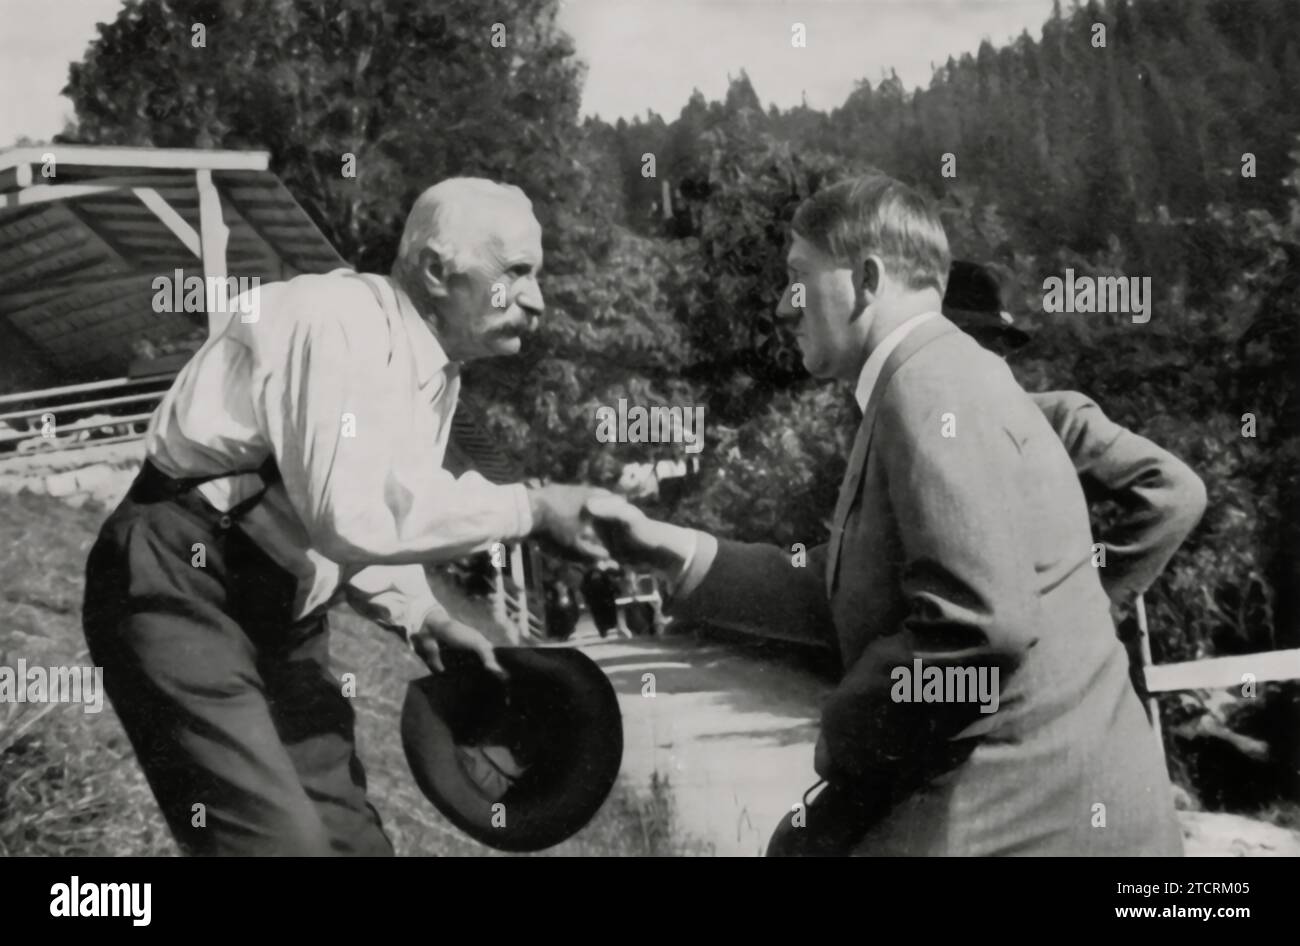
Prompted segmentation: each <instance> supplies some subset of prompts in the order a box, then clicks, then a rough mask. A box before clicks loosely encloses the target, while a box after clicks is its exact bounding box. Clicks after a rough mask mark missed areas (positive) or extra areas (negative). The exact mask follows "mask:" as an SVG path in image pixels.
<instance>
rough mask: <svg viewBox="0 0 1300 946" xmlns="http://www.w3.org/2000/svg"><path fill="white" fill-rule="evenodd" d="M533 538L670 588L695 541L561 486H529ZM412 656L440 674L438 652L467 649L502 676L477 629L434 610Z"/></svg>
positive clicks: (616, 502)
mask: <svg viewBox="0 0 1300 946" xmlns="http://www.w3.org/2000/svg"><path fill="white" fill-rule="evenodd" d="M528 502H529V506H530V508H531V510H532V515H533V534H534V535H536V536H539V537H541V538H544V539H545V540H547V541H548V542H549V543H550V544H551V545H552V546H553V547H555V549H556V551H558V552H559V553H560V554H562V555H565V556H567V557H569V558H578V559H584V558H585V559H588V560H591V561H593V562H597V563H604V562H611V561H615V562H618V563H620V564H622V565H629V566H632V567H634V568H638V569H648V570H651V571H653V572H655V573H656V574H657V575H658V576H659V577H660V578H661V579H663V580H664V581H665V582H667V583H669V584H672V583H673V582H675V581H676V579H677V578H678V577H679V576H680V575H681V572H682V570H683V569H684V568H685V566H686V562H687V560H688V559H689V557H690V555H691V552H692V550H693V549H694V548H695V536H694V534H693V533H692V531H691V530H690V529H683V528H681V527H680V526H674V525H672V524H670V523H667V522H660V521H658V520H656V519H651V518H650V517H649V516H647V515H646V514H645V513H644V512H642V511H641V510H640V509H638V508H637V507H636V506H634V505H632V504H631V503H630V502H628V501H627V500H626V499H624V498H623V497H621V496H618V495H616V494H614V493H611V492H610V491H609V490H606V489H599V488H596V487H592V486H570V485H565V484H558V483H553V484H547V485H541V484H533V485H530V486H529V487H528ZM408 642H409V643H410V646H411V649H412V651H414V652H415V654H416V655H417V656H418V657H420V659H421V660H423V661H424V662H425V664H427V665H428V666H429V668H430V669H431V670H433V671H435V672H438V673H440V672H442V671H443V670H444V666H443V662H442V653H441V652H442V648H444V647H446V648H451V649H455V650H468V651H471V652H473V653H475V654H477V655H478V657H479V659H480V660H481V661H482V662H483V665H484V667H486V668H487V670H488V671H489V672H491V673H492V674H493V675H495V676H497V677H499V678H503V679H504V678H505V677H506V672H505V670H504V669H503V668H502V667H501V665H500V664H499V663H498V662H497V658H496V655H495V653H494V649H493V645H492V643H491V642H490V641H489V640H488V639H487V637H485V636H484V635H483V634H482V633H481V632H480V631H479V630H477V629H476V628H474V627H471V626H470V625H468V624H466V623H464V622H463V621H458V620H456V619H455V618H452V617H451V616H450V615H448V614H447V613H446V612H444V611H442V609H437V610H435V611H433V612H431V613H430V614H429V616H428V617H426V618H425V620H424V622H423V624H422V625H421V627H420V628H419V629H418V630H416V631H414V632H413V633H411V634H410V635H409V637H408Z"/></svg>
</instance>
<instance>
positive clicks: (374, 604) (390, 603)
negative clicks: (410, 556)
mask: <svg viewBox="0 0 1300 946" xmlns="http://www.w3.org/2000/svg"><path fill="white" fill-rule="evenodd" d="M345 594H346V596H347V599H348V603H349V604H351V605H352V607H353V608H355V609H356V610H357V611H358V612H359V613H361V614H362V615H364V616H365V617H368V618H370V620H372V621H374V622H375V623H376V624H379V625H381V626H383V627H386V628H389V629H391V630H394V631H397V632H398V633H399V634H402V635H403V636H405V637H407V638H409V637H410V636H411V634H413V633H415V632H416V631H418V630H419V629H420V627H421V626H422V625H423V624H424V622H425V621H426V620H427V619H429V618H430V617H433V618H437V619H441V620H450V618H451V615H450V614H449V613H448V611H447V609H446V608H444V607H443V606H442V604H441V603H439V601H438V599H437V598H435V597H434V596H433V591H432V590H430V588H429V580H428V579H427V578H426V577H425V574H424V568H423V567H422V566H420V565H371V566H370V567H369V568H363V569H362V570H361V571H359V572H357V574H355V575H353V576H352V578H350V579H349V580H348V582H347V585H346V588H345Z"/></svg>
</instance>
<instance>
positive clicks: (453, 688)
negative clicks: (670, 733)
mask: <svg viewBox="0 0 1300 946" xmlns="http://www.w3.org/2000/svg"><path fill="white" fill-rule="evenodd" d="M496 655H497V660H498V662H499V663H500V664H501V666H502V667H503V668H504V669H505V671H506V672H507V673H508V674H509V677H510V679H509V680H508V681H501V680H499V679H498V678H497V677H495V676H493V675H492V674H491V673H489V672H488V671H487V670H486V669H484V667H483V665H482V663H481V662H480V661H479V659H478V658H477V657H476V656H475V655H473V654H469V653H466V652H463V651H444V653H443V655H442V657H443V664H444V665H445V667H446V668H447V669H446V672H445V673H441V674H437V675H433V676H427V677H423V678H422V679H419V680H415V681H413V682H412V683H411V684H410V686H409V687H408V688H407V691H406V703H405V705H404V706H403V708H402V746H403V748H404V749H405V750H406V760H407V763H408V764H409V765H410V767H411V772H412V773H413V774H414V775H415V781H416V783H417V784H418V785H419V786H420V790H421V791H423V792H424V794H425V795H426V796H428V798H429V800H430V801H432V802H433V804H434V805H435V806H436V807H437V809H438V810H439V811H440V812H442V814H443V815H445V816H446V818H447V819H448V820H449V821H451V822H452V824H454V825H456V826H457V827H458V828H460V829H461V830H462V831H464V832H465V833H466V834H468V835H470V836H471V837H472V838H474V839H475V840H477V841H480V842H481V843H483V844H486V845H488V846H489V847H493V848H496V849H498V850H502V851H538V850H541V849H543V848H547V847H551V846H552V845H555V844H559V843H560V842H561V841H563V840H565V839H566V838H568V837H570V836H571V835H573V834H574V833H575V832H577V831H578V830H579V829H581V828H582V827H583V826H584V825H586V824H587V822H589V821H590V820H591V818H592V816H593V815H595V814H596V812H597V811H598V810H599V809H600V806H601V805H602V804H603V803H604V801H605V799H606V797H608V795H609V792H610V789H612V788H613V787H614V782H615V780H616V779H617V778H618V770H619V766H620V765H621V763H622V761H623V721H622V716H621V714H620V712H619V708H618V696H617V695H616V694H615V693H614V688H613V686H611V685H610V682H609V678H608V677H606V676H605V673H604V672H603V671H602V670H601V669H600V667H599V666H597V665H596V663H595V661H593V660H592V659H591V658H590V657H588V656H587V655H586V654H584V653H582V652H581V651H578V650H574V649H572V648H568V647H563V648H561V647H498V648H497V649H496Z"/></svg>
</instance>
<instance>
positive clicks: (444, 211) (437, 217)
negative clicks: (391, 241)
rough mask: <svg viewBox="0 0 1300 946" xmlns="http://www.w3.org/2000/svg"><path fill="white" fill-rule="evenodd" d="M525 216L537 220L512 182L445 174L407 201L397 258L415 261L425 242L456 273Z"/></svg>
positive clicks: (526, 200) (467, 266)
mask: <svg viewBox="0 0 1300 946" xmlns="http://www.w3.org/2000/svg"><path fill="white" fill-rule="evenodd" d="M527 220H532V221H533V223H536V221H535V220H533V202H532V201H531V200H529V199H528V197H527V195H526V194H524V192H523V191H522V190H520V189H519V188H518V187H515V186H514V185H513V184H498V183H497V182H496V181H489V180H488V179H487V178H484V177H452V178H448V179H447V180H445V181H441V182H440V183H437V184H434V185H433V186H432V187H430V188H429V189H427V190H426V191H425V192H424V193H422V194H421V195H420V196H419V197H417V198H416V199H415V203H414V204H412V205H411V212H410V213H409V214H407V216H406V227H405V228H404V229H403V230H402V242H401V244H400V246H399V247H398V250H397V258H398V261H399V262H401V261H403V260H418V257H419V253H420V250H421V249H423V248H424V247H429V248H431V249H433V250H435V251H436V252H437V253H438V255H439V256H441V257H442V258H443V259H444V260H446V261H447V262H449V263H451V264H452V266H453V268H454V270H455V271H456V272H464V271H465V270H467V269H468V268H469V267H470V266H471V265H473V263H474V262H475V256H476V254H477V253H478V252H479V249H480V248H481V247H483V246H485V245H490V244H492V243H494V242H499V241H500V239H501V237H502V236H503V229H504V228H509V227H517V226H519V225H520V224H521V222H524V221H527ZM538 229H539V230H540V227H539V228H538Z"/></svg>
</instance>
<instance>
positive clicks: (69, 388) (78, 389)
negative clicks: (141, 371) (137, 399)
mask: <svg viewBox="0 0 1300 946" xmlns="http://www.w3.org/2000/svg"><path fill="white" fill-rule="evenodd" d="M138 383H139V382H135V381H132V379H130V378H110V379H109V380H107V381H89V382H87V383H85V384H65V385H63V386H62V387H57V388H41V389H40V390H37V391H19V392H17V393H15V394H4V395H0V404H17V403H20V402H22V401H35V400H37V399H38V398H46V397H59V396H61V395H64V394H87V393H89V392H91V391H109V390H112V389H113V388H121V387H125V386H126V385H128V384H138Z"/></svg>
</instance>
